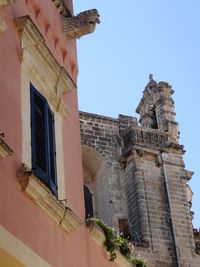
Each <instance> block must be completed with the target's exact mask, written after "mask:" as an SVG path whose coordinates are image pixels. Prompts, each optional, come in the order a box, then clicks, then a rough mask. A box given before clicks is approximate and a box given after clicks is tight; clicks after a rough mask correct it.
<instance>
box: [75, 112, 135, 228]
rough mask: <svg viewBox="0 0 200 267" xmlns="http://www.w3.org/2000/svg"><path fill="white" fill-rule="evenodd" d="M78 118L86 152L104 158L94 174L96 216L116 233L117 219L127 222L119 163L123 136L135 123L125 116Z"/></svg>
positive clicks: (82, 115) (89, 115)
mask: <svg viewBox="0 0 200 267" xmlns="http://www.w3.org/2000/svg"><path fill="white" fill-rule="evenodd" d="M79 116H80V131H81V142H82V146H83V148H84V147H89V148H91V149H93V150H94V151H96V153H98V155H99V157H100V158H101V164H100V165H101V167H100V168H99V170H98V171H97V173H96V174H95V177H94V185H93V186H94V187H95V188H96V189H95V190H94V191H95V193H96V196H94V206H95V216H98V217H100V218H102V219H104V221H105V222H107V223H108V224H109V225H112V226H113V227H114V228H115V229H116V230H117V229H118V219H120V218H127V203H126V194H125V192H124V173H123V170H122V168H121V165H120V163H119V161H118V160H119V158H120V155H121V134H123V133H124V131H125V129H127V127H128V126H130V125H135V124H136V119H135V118H132V117H128V116H123V115H120V116H119V118H118V119H113V118H109V117H105V116H101V115H95V114H90V113H85V112H80V113H79ZM83 161H85V159H84V155H83ZM95 199H96V201H95Z"/></svg>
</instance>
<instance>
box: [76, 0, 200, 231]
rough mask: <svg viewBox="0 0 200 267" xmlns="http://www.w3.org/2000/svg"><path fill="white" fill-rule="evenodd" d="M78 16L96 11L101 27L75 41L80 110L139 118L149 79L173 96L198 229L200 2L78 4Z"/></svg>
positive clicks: (94, 0) (87, 0)
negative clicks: (161, 83)
mask: <svg viewBox="0 0 200 267" xmlns="http://www.w3.org/2000/svg"><path fill="white" fill-rule="evenodd" d="M74 8H75V14H77V13H79V12H81V11H84V10H87V9H91V8H97V9H98V11H99V13H100V16H101V17H100V19H101V24H100V25H97V28H96V31H95V32H94V33H93V34H90V35H87V36H84V37H82V38H81V39H80V40H78V41H77V44H78V60H79V79H78V85H79V88H78V90H79V109H80V110H82V111H87V112H91V113H97V114H102V115H106V116H111V117H118V114H119V113H121V114H125V115H131V116H135V115H136V114H135V108H136V107H137V105H138V103H139V101H140V98H141V96H142V91H143V89H144V87H145V85H146V83H147V82H148V75H149V73H153V74H154V79H155V80H157V81H167V82H169V83H170V84H171V85H172V87H173V89H174V90H175V94H174V100H175V111H176V114H177V115H176V120H177V122H179V126H180V131H181V139H180V142H181V144H184V146H185V149H186V151H187V152H186V154H185V156H184V159H185V163H186V169H188V170H191V171H194V172H195V174H194V176H193V179H192V181H191V182H190V186H191V187H192V190H193V192H194V195H193V207H192V210H194V211H195V219H194V220H193V224H194V226H195V227H196V228H199V227H200V212H199V204H200V182H199V179H200V167H199V161H200V159H199V158H200V155H199V153H200V145H199V144H200V137H199V134H200V119H199V116H200V112H199V110H198V108H199V107H200V102H199V101H200V91H199V87H200V30H199V26H200V15H199V14H200V1H199V0H192V1H188V0H176V1H175V0H167V1H161V0H137V1H136V0H123V1H122V0H121V1H116V0H110V1H108V0H79V1H76V0H75V1H74Z"/></svg>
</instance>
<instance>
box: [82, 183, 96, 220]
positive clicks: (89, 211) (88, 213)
mask: <svg viewBox="0 0 200 267" xmlns="http://www.w3.org/2000/svg"><path fill="white" fill-rule="evenodd" d="M84 199H85V217H86V219H87V218H90V217H93V216H94V214H93V203H92V194H91V193H90V190H89V189H88V187H87V186H86V185H84Z"/></svg>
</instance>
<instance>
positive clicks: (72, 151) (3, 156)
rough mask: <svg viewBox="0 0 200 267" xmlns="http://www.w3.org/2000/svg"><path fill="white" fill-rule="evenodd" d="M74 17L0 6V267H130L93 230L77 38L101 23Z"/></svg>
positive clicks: (35, 1)
mask: <svg viewBox="0 0 200 267" xmlns="http://www.w3.org/2000/svg"><path fill="white" fill-rule="evenodd" d="M72 12H73V8H72V2H71V1H70V0H68V1H60V0H57V1H52V0H42V1H41V0H16V1H15V0H0V93H1V96H0V122H1V124H0V125H1V127H0V134H1V136H0V180H1V187H0V266H1V267H8V266H9V267H22V266H27V267H47V266H48V267H50V266H52V267H64V266H67V267H78V266H80V267H90V266H91V267H94V266H95V267H100V266H101V267H107V266H110V265H112V266H113V267H114V266H129V263H128V262H127V261H126V260H125V259H124V258H123V257H121V256H119V257H118V261H116V263H110V262H109V261H108V259H109V256H108V254H107V252H106V251H105V249H104V247H103V241H104V235H103V234H102V233H101V232H100V231H98V230H96V228H95V227H94V228H93V227H92V228H91V227H90V229H88V227H86V225H85V210H84V196H83V178H82V160H81V145H80V131H79V114H78V106H77V87H76V81H77V73H78V66H77V54H76V42H75V39H76V38H77V37H80V36H82V35H85V34H87V33H90V32H92V31H93V30H94V27H95V24H96V23H98V22H99V21H98V13H97V11H96V10H92V11H88V12H83V13H81V14H80V15H79V16H74V17H73V16H72V14H73V13H72ZM85 17H86V18H87V19H86V20H85V19H83V18H85ZM77 21H78V22H77ZM85 21H86V22H85ZM84 23H85V24H84ZM77 25H78V26H77ZM44 125H45V126H44ZM52 129H53V130H52ZM51 130H52V131H51ZM43 148H44V150H45V152H44V151H43Z"/></svg>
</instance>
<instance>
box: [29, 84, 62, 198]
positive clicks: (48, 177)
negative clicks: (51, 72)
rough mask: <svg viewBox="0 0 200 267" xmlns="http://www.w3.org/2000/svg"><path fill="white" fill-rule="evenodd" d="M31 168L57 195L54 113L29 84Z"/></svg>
mask: <svg viewBox="0 0 200 267" xmlns="http://www.w3.org/2000/svg"><path fill="white" fill-rule="evenodd" d="M31 147H32V170H33V172H34V174H35V175H36V176H37V177H38V178H39V179H41V180H42V181H43V182H44V183H45V184H46V185H47V186H48V187H49V188H50V189H51V190H52V192H53V193H54V194H55V195H57V179H56V150H55V126H54V114H53V112H52V111H51V109H50V107H49V105H48V103H47V100H46V99H45V98H44V97H43V96H42V95H41V94H40V93H39V92H38V91H37V90H36V89H35V88H34V87H33V85H31Z"/></svg>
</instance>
